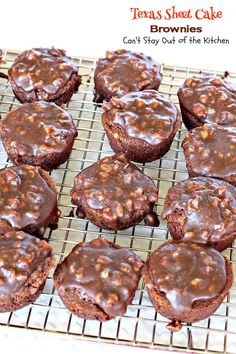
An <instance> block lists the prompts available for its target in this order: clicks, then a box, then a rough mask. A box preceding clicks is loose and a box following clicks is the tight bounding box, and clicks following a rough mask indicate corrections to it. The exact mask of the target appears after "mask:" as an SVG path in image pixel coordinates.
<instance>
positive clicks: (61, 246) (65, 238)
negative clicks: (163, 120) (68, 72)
mask: <svg viewBox="0 0 236 354" xmlns="http://www.w3.org/2000/svg"><path fill="white" fill-rule="evenodd" d="M17 54H18V52H16V51H13V50H7V51H5V53H4V60H5V62H6V64H1V66H0V71H2V72H7V69H8V68H9V67H10V66H11V64H12V62H13V60H14V58H15V57H16V55H17ZM74 59H75V61H76V63H77V65H78V68H79V72H80V74H81V75H82V84H81V86H80V89H79V92H78V93H76V94H74V95H73V97H72V99H71V101H70V102H69V104H68V105H67V110H68V111H69V112H70V113H71V115H72V117H73V119H74V122H75V124H76V127H77V129H78V137H77V139H76V141H75V144H74V147H73V151H72V154H71V156H70V159H69V160H68V161H67V162H66V163H64V164H63V165H62V166H61V167H60V168H59V169H58V170H56V171H53V173H52V177H53V178H54V179H55V181H56V183H57V189H58V204H59V208H60V209H61V212H62V214H61V218H60V223H59V228H58V229H57V230H54V231H50V230H48V231H47V233H46V235H45V237H47V238H48V241H49V242H50V244H51V245H52V247H53V249H54V254H55V257H56V260H57V262H60V261H62V259H63V258H64V257H65V256H66V255H67V254H68V253H69V252H70V250H71V249H72V247H73V246H74V245H75V244H76V243H78V242H81V241H83V242H84V241H89V240H91V239H93V238H96V237H97V236H99V235H105V237H107V238H108V239H109V240H110V241H112V242H116V243H119V244H120V245H122V246H125V247H130V248H132V249H133V250H134V251H135V252H136V253H137V254H139V255H140V256H141V257H142V258H143V259H144V260H145V259H146V257H147V256H148V254H149V253H150V252H151V251H152V250H154V249H155V248H156V247H157V246H158V245H159V244H161V243H162V242H164V241H165V240H166V239H168V238H169V234H168V231H167V228H166V223H165V222H163V221H162V222H161V224H160V227H158V228H155V227H147V226H145V225H144V224H143V223H141V224H140V225H137V226H136V227H132V228H130V229H128V230H125V231H122V232H108V231H106V230H101V229H99V228H97V227H96V226H94V225H92V224H91V223H90V222H89V221H88V220H86V219H85V220H79V219H77V218H74V217H71V216H68V215H69V214H70V211H71V210H72V208H74V207H73V206H72V204H71V200H70V189H71V187H72V185H73V178H74V176H75V175H76V174H77V173H78V172H79V171H81V170H82V169H84V168H85V167H87V166H89V165H90V164H92V163H93V162H95V161H97V160H99V159H101V158H102V157H104V156H106V155H111V154H112V150H111V148H110V146H109V144H108V142H107V139H106V136H105V133H104V131H103V128H102V125H101V113H102V110H101V107H100V106H99V105H96V104H94V103H93V102H92V99H93V74H94V68H95V65H96V59H91V58H85V57H76V58H74ZM199 72H200V70H199V69H190V68H185V67H176V66H168V65H162V73H163V81H162V84H161V87H160V92H161V93H163V94H165V95H167V96H169V97H170V98H171V99H172V100H173V101H174V102H175V103H176V104H178V100H177V96H176V93H177V90H178V87H179V86H180V85H181V84H182V83H183V81H184V79H185V78H186V77H188V76H192V75H197V74H199ZM202 72H203V73H208V74H213V75H219V76H223V75H224V73H223V72H215V71H210V70H209V71H205V70H202ZM229 80H230V81H232V82H236V74H231V75H230V77H229ZM18 105H19V102H18V101H17V100H16V99H15V98H14V95H13V93H12V90H11V88H10V86H9V84H8V82H7V81H6V80H4V79H0V114H1V117H4V116H5V114H6V113H7V112H8V111H9V110H11V109H13V108H15V107H17V106H18ZM185 132H186V130H185V128H184V127H182V128H181V129H180V130H179V131H178V133H177V134H176V138H175V140H174V142H173V144H172V146H171V149H170V151H169V152H168V153H167V154H166V155H165V156H164V157H163V158H162V159H161V160H158V161H155V162H152V163H149V164H145V165H144V164H138V166H139V167H140V168H141V169H142V170H143V171H144V172H145V173H146V174H147V175H148V176H150V177H151V178H152V179H153V180H154V182H155V183H156V184H157V186H158V187H159V190H160V192H159V201H158V204H157V205H156V210H157V212H158V214H160V213H161V211H162V207H163V202H164V198H165V195H166V193H167V191H168V189H169V188H170V187H171V186H172V185H174V184H175V183H176V182H177V181H180V180H183V179H185V178H187V172H186V167H185V162H184V158H183V153H182V149H181V141H182V139H183V137H184V135H185ZM7 165H11V163H10V162H9V160H8V159H7V155H6V153H5V151H4V149H3V147H2V144H1V143H0V168H4V167H6V166H7ZM224 254H225V255H226V256H228V257H229V258H230V260H231V261H232V263H233V266H234V268H236V267H235V264H236V248H235V247H232V248H229V249H228V250H227V251H225V252H224ZM235 274H236V271H235ZM167 321H168V320H167V319H166V318H163V317H162V316H160V315H159V314H157V313H156V311H155V310H154V308H153V307H152V305H151V303H150V300H149V298H148V295H147V292H146V289H145V287H144V284H143V281H142V280H141V281H140V284H139V288H138V290H137V292H136V295H135V298H134V300H133V303H132V305H130V306H129V308H128V310H127V313H126V315H125V316H123V317H121V318H116V319H115V320H112V321H109V322H106V323H100V322H98V321H86V320H83V319H80V318H77V317H76V316H74V315H71V314H70V313H69V312H68V311H67V310H66V309H65V308H64V306H63V304H62V302H61V301H60V298H59V297H58V295H57V293H56V291H55V289H54V286H53V281H52V273H51V274H50V276H49V277H48V279H47V283H46V286H45V289H44V291H43V294H42V295H41V296H40V297H39V298H38V299H37V300H36V302H35V303H34V304H32V305H29V306H27V307H25V308H23V309H21V310H18V311H16V312H14V313H3V314H0V325H2V326H9V327H17V328H27V329H29V330H39V331H46V332H49V333H61V334H62V335H63V334H67V337H68V335H69V336H70V335H71V336H72V337H73V338H78V339H87V340H93V341H98V340H99V341H100V342H101V341H104V342H110V343H115V344H126V345H132V346H144V347H151V348H156V349H157V348H162V349H166V350H177V351H178V350H180V351H188V352H189V351H191V352H208V353H232V354H235V353H236V284H234V285H233V287H232V289H231V291H230V293H229V295H228V297H227V298H226V299H225V301H224V303H223V304H222V305H221V306H220V308H219V309H218V310H217V311H216V312H215V313H214V314H213V315H212V316H211V317H210V318H208V319H206V320H203V321H200V322H197V323H195V324H192V325H187V324H186V325H184V326H183V328H182V330H181V331H180V332H177V333H171V332H170V331H168V330H167V329H166V328H165V325H166V323H167Z"/></svg>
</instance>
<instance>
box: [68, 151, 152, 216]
mask: <svg viewBox="0 0 236 354" xmlns="http://www.w3.org/2000/svg"><path fill="white" fill-rule="evenodd" d="M157 194H158V190H157V188H156V186H155V185H154V183H153V181H152V180H151V179H150V178H149V177H147V176H146V175H144V174H143V173H142V172H141V171H140V170H139V169H138V168H137V167H136V166H135V165H133V164H132V163H130V162H129V161H128V160H127V159H126V158H125V156H124V155H123V154H122V153H120V154H116V155H113V156H110V157H105V158H104V159H102V160H100V161H98V162H97V163H94V164H93V165H91V166H90V167H88V168H86V169H84V170H83V171H82V172H80V173H79V174H78V175H77V176H76V177H75V184H74V188H73V189H72V191H71V196H72V202H73V203H75V204H76V205H78V207H81V206H82V205H83V203H85V202H86V204H87V205H88V206H89V207H90V208H92V209H96V210H99V211H100V212H101V213H102V214H103V217H104V218H105V219H106V220H111V221H112V220H115V219H119V220H120V221H121V223H122V222H124V223H125V222H126V221H127V219H129V218H130V217H132V216H133V214H134V213H135V212H137V211H138V210H141V211H142V212H143V213H144V215H145V214H148V213H151V212H152V209H153V205H154V203H155V202H156V201H157Z"/></svg>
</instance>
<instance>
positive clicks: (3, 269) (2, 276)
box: [0, 231, 52, 295]
mask: <svg viewBox="0 0 236 354" xmlns="http://www.w3.org/2000/svg"><path fill="white" fill-rule="evenodd" d="M51 253H52V248H51V246H49V244H48V243H47V242H46V241H43V240H39V239H37V238H36V237H34V236H31V235H29V234H27V233H25V232H22V231H17V232H15V231H10V232H8V233H6V234H5V235H4V236H2V237H1V242H0V295H1V294H11V293H14V292H17V291H18V290H20V289H21V288H22V287H23V285H24V284H25V283H26V282H27V281H28V280H29V279H30V277H31V275H32V273H33V272H34V271H35V270H37V269H38V268H39V267H40V266H41V264H42V263H43V262H44V260H45V259H46V258H47V257H49V256H51Z"/></svg>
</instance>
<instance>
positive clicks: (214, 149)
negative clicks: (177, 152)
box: [182, 124, 236, 179]
mask: <svg viewBox="0 0 236 354" xmlns="http://www.w3.org/2000/svg"><path fill="white" fill-rule="evenodd" d="M182 146H183V150H184V154H185V158H186V160H187V164H188V166H189V168H190V169H191V171H192V173H194V174H196V175H205V176H209V177H216V178H220V179H224V178H226V177H230V176H231V175H235V174H236V126H235V127H230V126H220V125H217V124H204V125H203V126H201V127H198V128H195V129H193V130H191V131H190V132H188V133H187V135H186V137H185V139H184V140H183V143H182Z"/></svg>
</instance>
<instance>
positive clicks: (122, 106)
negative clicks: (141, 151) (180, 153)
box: [103, 90, 178, 145]
mask: <svg viewBox="0 0 236 354" xmlns="http://www.w3.org/2000/svg"><path fill="white" fill-rule="evenodd" d="M103 108H104V109H105V111H106V113H104V114H107V117H108V122H107V124H108V125H109V124H112V125H113V126H114V125H115V126H118V127H120V128H122V131H123V132H124V133H125V134H126V135H127V136H128V137H129V138H136V139H141V140H144V141H146V142H147V143H149V144H153V145H155V144H159V143H160V142H162V141H163V140H165V139H168V138H169V137H170V135H171V134H173V132H174V127H175V125H176V121H177V117H178V109H177V107H176V106H175V104H174V103H173V102H172V101H171V100H170V99H169V98H168V97H165V96H163V95H161V94H160V93H158V92H157V91H155V90H145V91H141V92H131V93H128V94H127V95H124V96H122V97H121V98H116V97H114V98H112V99H111V101H110V102H108V103H105V104H104V105H103Z"/></svg>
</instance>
